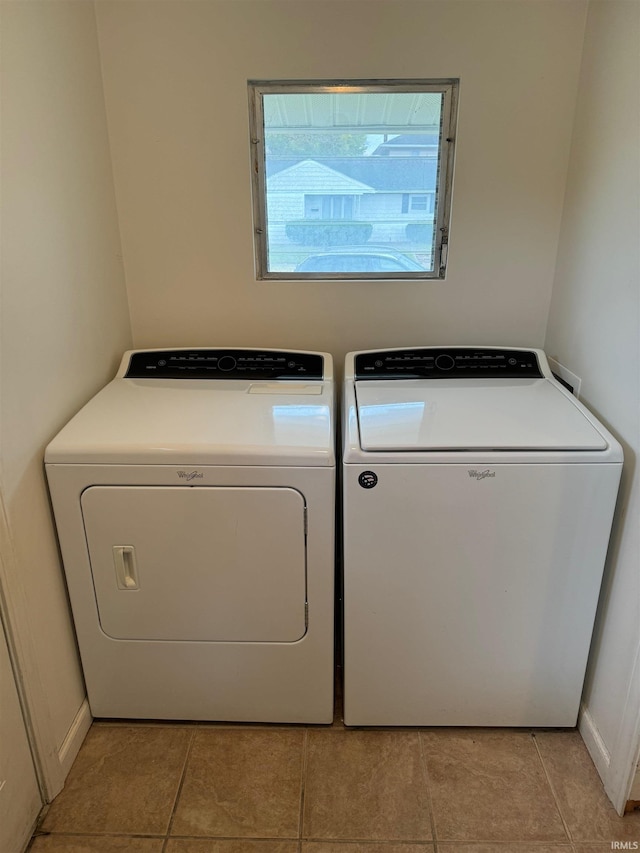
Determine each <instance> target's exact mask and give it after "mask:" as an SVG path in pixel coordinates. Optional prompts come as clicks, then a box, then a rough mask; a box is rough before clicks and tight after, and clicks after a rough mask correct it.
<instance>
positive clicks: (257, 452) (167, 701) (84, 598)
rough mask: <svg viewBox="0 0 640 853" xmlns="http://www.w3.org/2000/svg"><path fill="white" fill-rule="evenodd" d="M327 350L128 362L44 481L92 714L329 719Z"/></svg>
mask: <svg viewBox="0 0 640 853" xmlns="http://www.w3.org/2000/svg"><path fill="white" fill-rule="evenodd" d="M334 435H335V430H334V385H333V373H332V360H331V356H330V355H328V354H327V353H307V352H281V351H275V350H256V349H242V350H230V349H224V350H222V349H178V350H170V351H167V350H148V351H137V352H128V353H125V355H124V357H123V359H122V363H121V365H120V369H119V371H118V374H117V376H116V378H115V379H114V380H113V381H112V382H111V383H109V385H107V386H106V388H104V389H103V390H102V391H101V392H100V393H98V394H97V395H96V397H94V398H93V399H92V400H91V401H90V402H89V403H87V405H86V406H85V407H84V408H83V409H82V410H81V411H80V412H79V413H78V414H77V415H76V416H75V417H74V418H73V419H72V420H71V421H70V423H69V424H68V425H67V426H66V427H65V428H64V429H63V430H62V431H61V432H60V434H59V435H58V436H57V437H56V438H55V439H54V440H53V441H52V442H51V444H50V445H49V447H48V448H47V451H46V470H47V477H48V481H49V487H50V491H51V498H52V503H53V508H54V512H55V519H56V524H57V529H58V535H59V540H60V547H61V550H62V556H63V560H64V566H65V573H66V577H67V583H68V588H69V596H70V599H71V605H72V609H73V616H74V621H75V626H76V631H77V636H78V644H79V648H80V654H81V658H82V664H83V669H84V674H85V679H86V684H87V691H88V696H89V703H90V706H91V710H92V712H93V714H94V716H97V717H129V718H134V717H135V718H154V719H188V720H235V721H261V722H292V723H329V722H331V721H332V719H333V656H334V655H333V650H334V631H333V626H334V565H335V554H334V513H335V451H334Z"/></svg>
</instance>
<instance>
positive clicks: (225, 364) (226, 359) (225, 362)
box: [218, 355, 236, 370]
mask: <svg viewBox="0 0 640 853" xmlns="http://www.w3.org/2000/svg"><path fill="white" fill-rule="evenodd" d="M235 366H236V360H235V358H234V357H233V356H232V355H223V356H222V358H221V359H220V360H219V361H218V370H233V368H234V367H235Z"/></svg>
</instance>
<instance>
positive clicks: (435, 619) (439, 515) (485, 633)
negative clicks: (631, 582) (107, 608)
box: [343, 347, 622, 726]
mask: <svg viewBox="0 0 640 853" xmlns="http://www.w3.org/2000/svg"><path fill="white" fill-rule="evenodd" d="M344 420H345V422H344V465H343V477H344V485H343V490H344V719H345V723H346V724H347V725H360V726H368V725H376V726H395V725H409V726H412V725H420V726H573V725H575V723H576V719H577V714H578V710H579V703H580V697H581V692H582V686H583V680H584V674H585V668H586V662H587V655H588V652H589V643H590V639H591V634H592V631H593V624H594V617H595V612H596V605H597V602H598V595H599V590H600V584H601V580H602V573H603V566H604V561H605V556H606V552H607V544H608V541H609V535H610V529H611V522H612V516H613V511H614V506H615V501H616V494H617V491H618V484H619V480H620V474H621V469H622V450H621V447H620V445H619V444H618V443H617V441H616V440H615V439H614V438H613V436H612V435H611V434H610V433H609V432H608V431H607V430H606V429H605V428H604V427H603V426H602V424H600V423H598V421H597V420H596V419H595V418H594V417H593V415H592V414H590V412H588V411H587V409H585V407H584V406H582V405H581V404H580V403H579V402H578V401H577V400H576V399H575V398H574V397H573V396H571V394H570V393H569V392H568V391H567V390H566V389H565V388H563V387H562V385H560V384H559V383H558V382H557V381H556V380H555V379H554V378H553V375H552V374H551V372H550V370H549V366H548V363H547V360H546V358H545V356H544V353H543V352H542V351H541V350H520V349H506V348H470V347H439V348H436V347H429V348H417V349H402V350H384V351H378V352H361V353H351V354H349V355H348V356H347V360H346V368H345V407H344Z"/></svg>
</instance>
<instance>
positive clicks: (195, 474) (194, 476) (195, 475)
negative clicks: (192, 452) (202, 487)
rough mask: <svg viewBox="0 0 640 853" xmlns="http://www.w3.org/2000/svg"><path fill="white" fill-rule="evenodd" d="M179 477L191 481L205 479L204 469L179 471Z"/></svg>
mask: <svg viewBox="0 0 640 853" xmlns="http://www.w3.org/2000/svg"><path fill="white" fill-rule="evenodd" d="M178 477H180V479H181V480H186V481H187V483H190V482H191V481H192V480H203V479H204V474H203V472H202V471H178Z"/></svg>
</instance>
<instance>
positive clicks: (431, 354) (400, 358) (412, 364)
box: [355, 347, 542, 379]
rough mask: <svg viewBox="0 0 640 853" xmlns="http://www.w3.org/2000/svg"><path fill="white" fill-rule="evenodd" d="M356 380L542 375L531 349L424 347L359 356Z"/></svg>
mask: <svg viewBox="0 0 640 853" xmlns="http://www.w3.org/2000/svg"><path fill="white" fill-rule="evenodd" d="M355 373H356V379H450V378H464V379H468V378H477V377H479V376H482V377H483V378H492V379H500V378H503V379H513V378H527V377H535V378H538V379H540V378H542V372H541V370H540V365H539V364H538V358H537V356H536V354H535V353H534V352H531V351H529V350H516V349H514V350H511V349H474V348H472V347H424V348H420V349H398V350H382V351H381V352H366V353H360V354H359V355H356V359H355Z"/></svg>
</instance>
